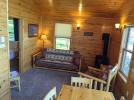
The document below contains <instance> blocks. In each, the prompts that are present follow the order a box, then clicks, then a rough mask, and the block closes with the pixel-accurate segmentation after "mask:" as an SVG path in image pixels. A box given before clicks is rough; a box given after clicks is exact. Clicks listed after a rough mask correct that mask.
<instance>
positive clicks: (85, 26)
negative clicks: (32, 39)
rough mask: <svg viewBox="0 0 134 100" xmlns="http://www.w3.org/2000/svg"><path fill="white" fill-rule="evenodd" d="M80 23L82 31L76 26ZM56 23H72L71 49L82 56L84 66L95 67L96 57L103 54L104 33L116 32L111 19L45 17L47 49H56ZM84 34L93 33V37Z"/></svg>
mask: <svg viewBox="0 0 134 100" xmlns="http://www.w3.org/2000/svg"><path fill="white" fill-rule="evenodd" d="M78 22H79V23H80V25H81V26H80V30H77V28H76V25H77V23H78ZM55 23H70V24H72V26H73V30H72V37H71V49H72V50H77V51H79V52H80V54H81V55H82V66H83V67H87V66H88V65H91V66H94V63H95V56H96V55H101V54H102V49H103V41H102V33H110V34H112V33H113V32H114V31H115V30H114V23H115V20H114V19H110V18H101V17H93V18H89V19H86V18H79V19H78V18H65V17H64V18H63V17H58V16H57V17H43V33H44V34H47V36H48V40H47V41H46V42H45V45H46V47H54V28H55ZM84 32H93V33H94V34H93V36H84Z"/></svg>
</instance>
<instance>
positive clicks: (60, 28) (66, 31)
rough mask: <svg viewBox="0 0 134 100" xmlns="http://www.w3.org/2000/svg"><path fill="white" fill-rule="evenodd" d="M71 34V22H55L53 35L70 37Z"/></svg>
mask: <svg viewBox="0 0 134 100" xmlns="http://www.w3.org/2000/svg"><path fill="white" fill-rule="evenodd" d="M71 34H72V25H71V24H61V23H56V24H55V37H64V38H70V37H71Z"/></svg>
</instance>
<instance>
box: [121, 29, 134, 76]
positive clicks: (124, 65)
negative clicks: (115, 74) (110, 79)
mask: <svg viewBox="0 0 134 100" xmlns="http://www.w3.org/2000/svg"><path fill="white" fill-rule="evenodd" d="M133 46H134V27H127V28H125V29H124V33H123V39H122V59H121V69H120V70H121V73H122V74H123V75H124V76H125V77H128V75H129V71H130V64H131V59H132V53H133Z"/></svg>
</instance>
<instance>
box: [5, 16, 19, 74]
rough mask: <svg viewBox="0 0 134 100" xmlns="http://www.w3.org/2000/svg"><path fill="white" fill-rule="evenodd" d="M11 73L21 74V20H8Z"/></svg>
mask: <svg viewBox="0 0 134 100" xmlns="http://www.w3.org/2000/svg"><path fill="white" fill-rule="evenodd" d="M8 32H9V51H10V54H9V56H10V71H17V72H19V57H20V56H19V19H17V18H9V19H8Z"/></svg>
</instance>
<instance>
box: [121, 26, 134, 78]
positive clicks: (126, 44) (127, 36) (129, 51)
mask: <svg viewBox="0 0 134 100" xmlns="http://www.w3.org/2000/svg"><path fill="white" fill-rule="evenodd" d="M125 28H128V31H127V33H123V36H122V45H121V51H122V52H121V60H120V70H119V71H120V73H121V74H122V75H123V77H124V78H125V79H128V77H129V73H130V70H131V63H132V58H133V51H134V48H133V50H132V51H131V50H128V49H127V46H128V39H129V35H130V29H131V28H134V26H126V27H125ZM126 34H127V35H126ZM125 36H126V37H125ZM124 38H125V39H124ZM123 40H124V41H123ZM124 43H125V44H124ZM133 47H134V46H133ZM127 52H128V53H131V55H132V57H131V59H130V65H129V72H128V75H125V73H124V72H123V71H122V67H123V63H124V61H123V60H124V55H125V53H127Z"/></svg>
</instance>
